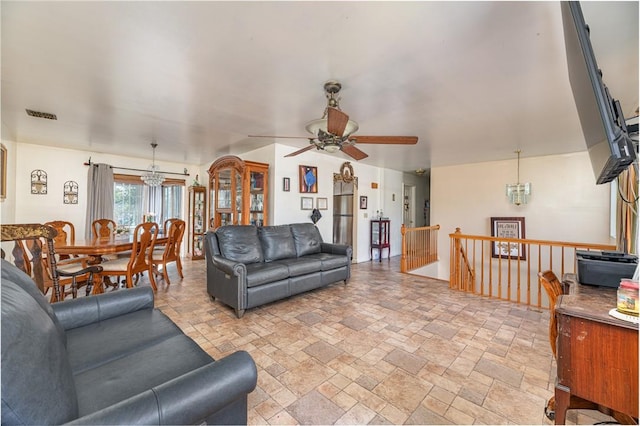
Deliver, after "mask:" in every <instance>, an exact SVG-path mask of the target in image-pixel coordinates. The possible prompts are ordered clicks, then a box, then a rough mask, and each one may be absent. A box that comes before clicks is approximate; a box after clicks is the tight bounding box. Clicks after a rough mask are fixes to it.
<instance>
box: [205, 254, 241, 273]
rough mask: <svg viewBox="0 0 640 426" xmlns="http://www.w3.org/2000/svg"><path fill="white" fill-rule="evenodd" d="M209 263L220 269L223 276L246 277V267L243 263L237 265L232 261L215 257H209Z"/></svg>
mask: <svg viewBox="0 0 640 426" xmlns="http://www.w3.org/2000/svg"><path fill="white" fill-rule="evenodd" d="M211 262H212V263H213V266H215V267H216V268H218V269H220V270H221V271H222V272H224V273H225V274H228V275H235V276H240V275H243V276H246V275H247V267H246V266H245V264H244V263H239V262H236V261H234V260H229V259H226V258H224V257H222V256H215V255H214V256H212V257H211Z"/></svg>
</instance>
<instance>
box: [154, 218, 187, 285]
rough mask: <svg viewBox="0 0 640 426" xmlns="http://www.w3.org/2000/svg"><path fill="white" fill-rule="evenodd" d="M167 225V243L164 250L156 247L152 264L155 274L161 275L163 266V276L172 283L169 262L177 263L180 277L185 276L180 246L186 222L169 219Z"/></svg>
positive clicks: (167, 281) (168, 282)
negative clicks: (168, 267) (168, 270)
mask: <svg viewBox="0 0 640 426" xmlns="http://www.w3.org/2000/svg"><path fill="white" fill-rule="evenodd" d="M167 223H168V224H167ZM165 226H168V228H167V230H166V231H165V235H166V236H167V237H168V239H167V243H166V244H165V245H164V247H163V249H162V250H158V249H156V250H154V251H153V259H152V265H153V272H154V274H155V275H160V266H162V276H163V278H164V280H165V282H166V283H167V284H171V281H169V274H168V272H167V264H169V263H171V262H175V263H176V268H177V269H178V274H179V275H180V278H184V275H183V274H182V261H181V260H180V246H181V245H182V238H183V236H184V230H185V228H186V222H185V221H184V220H182V219H167V220H166V221H165Z"/></svg>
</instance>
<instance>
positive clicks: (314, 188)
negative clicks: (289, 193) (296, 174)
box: [299, 166, 318, 194]
mask: <svg viewBox="0 0 640 426" xmlns="http://www.w3.org/2000/svg"><path fill="white" fill-rule="evenodd" d="M299 169H300V192H301V193H306V194H308V193H313V194H315V193H317V192H318V168H317V167H314V166H300V167H299Z"/></svg>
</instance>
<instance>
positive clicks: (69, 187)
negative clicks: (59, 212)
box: [64, 180, 78, 204]
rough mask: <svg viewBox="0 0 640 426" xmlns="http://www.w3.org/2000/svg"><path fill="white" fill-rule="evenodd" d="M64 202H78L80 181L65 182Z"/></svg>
mask: <svg viewBox="0 0 640 426" xmlns="http://www.w3.org/2000/svg"><path fill="white" fill-rule="evenodd" d="M64 203H65V204H78V182H75V181H72V180H69V181H66V182H65V183H64Z"/></svg>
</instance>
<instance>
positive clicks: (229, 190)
mask: <svg viewBox="0 0 640 426" xmlns="http://www.w3.org/2000/svg"><path fill="white" fill-rule="evenodd" d="M268 183H269V165H268V164H265V163H257V162H254V161H243V160H242V159H240V158H239V157H236V156H233V155H227V156H225V157H221V158H218V159H217V160H216V161H214V162H213V164H211V167H209V200H210V206H209V213H210V214H209V218H210V219H209V221H210V223H209V226H210V227H211V228H212V229H216V228H218V227H220V226H223V225H257V226H262V225H267V223H268V222H267V200H268V198H269V194H268V187H269V185H268Z"/></svg>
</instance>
